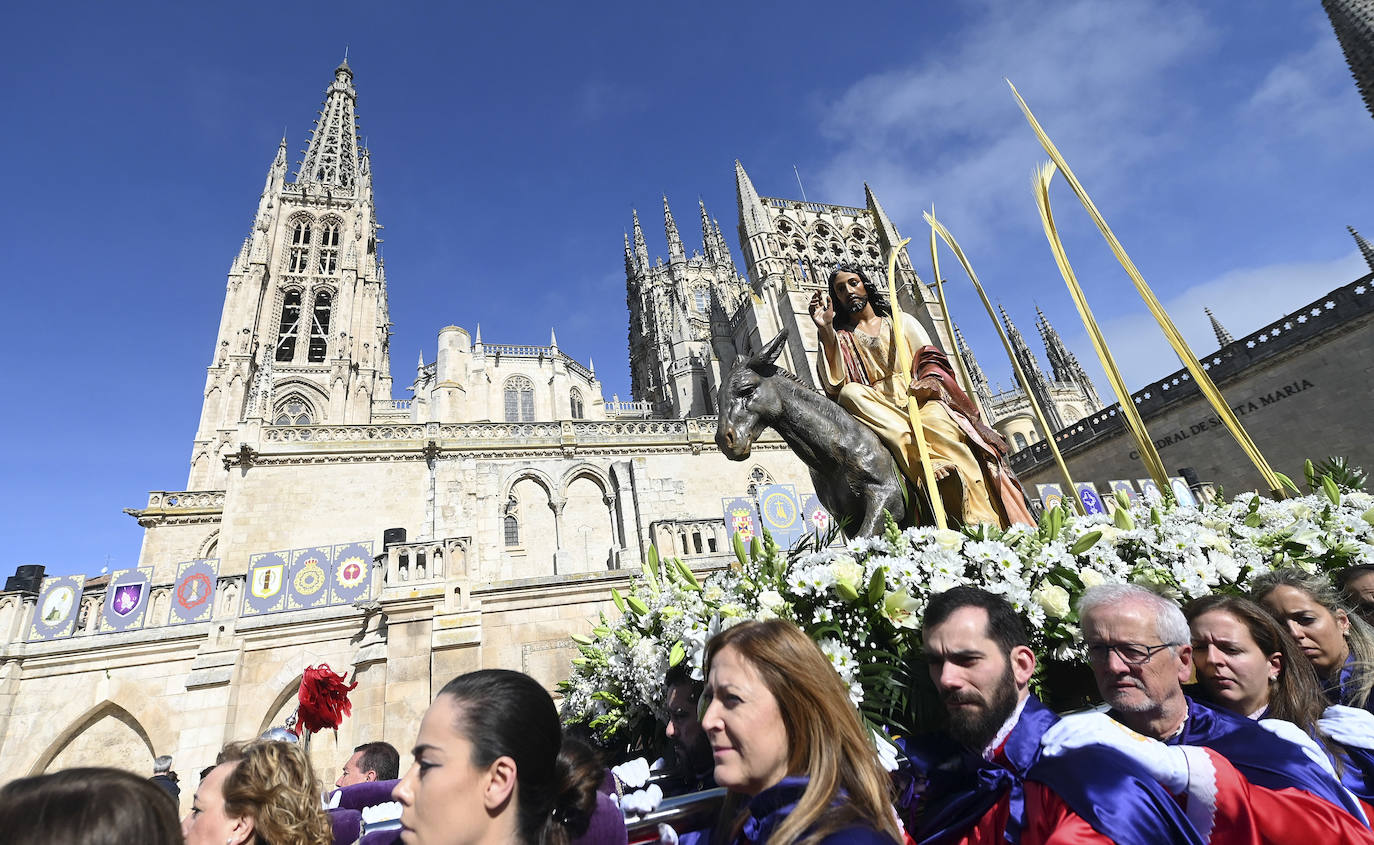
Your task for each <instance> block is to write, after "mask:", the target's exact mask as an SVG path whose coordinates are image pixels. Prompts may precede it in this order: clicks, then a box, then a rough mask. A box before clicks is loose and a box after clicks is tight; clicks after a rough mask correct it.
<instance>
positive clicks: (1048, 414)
mask: <svg viewBox="0 0 1374 845" xmlns="http://www.w3.org/2000/svg"><path fill="white" fill-rule="evenodd" d="M997 310H998V311H1000V312H1001V313H1002V323H1003V325H1005V326H1006V329H1007V340H1008V341H1009V342H1010V343H1011V350H1012V353H1013V354H1014V355H1016V361H1017V363H1019V364H1020V365H1021V371H1022V372H1024V373H1025V374H1026V380H1027V381H1029V382H1030V389H1031V391H1032V392H1033V393H1034V394H1035V399H1036V401H1037V402H1038V403H1039V404H1040V410H1041V411H1042V412H1043V413H1044V414H1045V420H1046V421H1047V422H1048V423H1049V424H1050V427H1051V428H1052V429H1054V431H1058V430H1059V429H1061V428H1063V427H1064V421H1063V419H1061V418H1060V416H1059V408H1058V406H1057V405H1055V403H1054V402H1053V401H1051V397H1050V385H1049V381H1048V380H1047V379H1046V378H1045V372H1044V370H1041V369H1040V362H1039V361H1037V360H1036V358H1035V353H1033V352H1031V350H1030V347H1029V346H1027V345H1026V339H1025V338H1024V337H1022V336H1021V330H1020V329H1018V328H1016V324H1015V323H1013V322H1012V321H1011V317H1009V316H1007V309H1005V308H1003V307H1002V306H1001V305H1000V304H999V305H998V306H997ZM1042 433H1043V434H1044V435H1045V436H1046V437H1048V436H1050V435H1051V434H1053V432H1042Z"/></svg>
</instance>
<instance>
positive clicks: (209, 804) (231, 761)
mask: <svg viewBox="0 0 1374 845" xmlns="http://www.w3.org/2000/svg"><path fill="white" fill-rule="evenodd" d="M320 795H321V793H320V782H319V780H318V779H317V778H316V777H315V772H314V771H313V770H312V769H311V768H310V761H309V760H308V759H306V756H305V752H304V750H303V749H301V747H300V746H299V745H296V744H295V743H291V742H282V741H279V740H254V741H252V742H246V743H234V744H231V745H227V746H225V747H224V750H223V751H222V752H220V763H219V765H217V766H215V768H214V769H213V770H211V771H210V773H209V774H208V775H206V776H205V777H204V778H203V779H202V780H201V782H200V786H199V787H198V788H197V789H196V797H195V800H194V802H193V803H192V804H191V813H190V815H188V816H187V817H186V818H185V819H184V820H183V821H182V823H181V830H182V833H184V834H185V836H186V843H187V845H330V843H331V842H332V841H333V833H332V832H331V830H330V827H329V817H328V816H327V815H325V812H324V808H323V806H322V804H321V801H320Z"/></svg>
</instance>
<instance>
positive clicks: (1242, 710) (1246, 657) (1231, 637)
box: [1183, 593, 1326, 733]
mask: <svg viewBox="0 0 1374 845" xmlns="http://www.w3.org/2000/svg"><path fill="white" fill-rule="evenodd" d="M1183 615H1184V616H1185V617H1187V619H1188V627H1189V628H1190V629H1191V630H1192V635H1193V637H1192V638H1193V664H1194V665H1195V666H1196V670H1197V679H1198V683H1199V684H1200V685H1201V688H1202V690H1203V692H1204V693H1205V697H1206V698H1207V699H1208V700H1209V701H1211V702H1212V703H1213V704H1216V705H1217V706H1218V707H1221V708H1222V709H1225V710H1230V711H1231V712H1232V713H1236V714H1237V715H1240V716H1248V717H1250V718H1252V719H1260V718H1265V719H1283V720H1285V721H1289V722H1292V723H1294V724H1296V725H1298V726H1299V727H1301V728H1302V729H1303V730H1305V731H1308V732H1309V733H1311V732H1313V731H1314V730H1315V729H1316V724H1317V720H1318V719H1320V718H1321V715H1322V711H1323V710H1325V709H1326V698H1325V697H1324V696H1323V695H1322V688H1321V684H1320V683H1319V682H1318V681H1317V673H1316V671H1315V670H1314V669H1313V668H1312V664H1311V662H1310V661H1308V660H1307V659H1306V658H1305V657H1303V655H1302V652H1301V650H1299V648H1298V644H1297V643H1296V642H1294V640H1293V638H1292V637H1290V636H1289V635H1288V633H1287V632H1286V631H1284V630H1283V628H1282V627H1281V626H1280V625H1279V623H1278V622H1276V621H1275V620H1274V618H1273V617H1272V616H1270V615H1269V614H1268V613H1267V612H1266V611H1265V610H1264V608H1262V607H1260V606H1259V605H1258V604H1255V603H1254V602H1252V601H1250V600H1249V599H1243V598H1239V597H1237V596H1226V595H1220V594H1215V593H1214V594H1212V595H1208V596H1202V597H1200V598H1196V599H1193V600H1192V601H1190V602H1188V604H1186V605H1184V607H1183Z"/></svg>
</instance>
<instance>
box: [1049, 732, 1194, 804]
mask: <svg viewBox="0 0 1374 845" xmlns="http://www.w3.org/2000/svg"><path fill="white" fill-rule="evenodd" d="M1040 744H1041V746H1043V747H1044V749H1045V753H1046V754H1048V755H1050V756H1051V757H1059V756H1062V755H1064V754H1066V753H1068V752H1070V751H1072V750H1073V749H1075V748H1082V747H1084V746H1086V745H1105V746H1106V747H1108V748H1111V749H1113V750H1115V751H1119V752H1121V753H1122V754H1125V755H1126V756H1127V757H1130V758H1131V759H1132V760H1134V761H1136V762H1137V763H1139V764H1140V765H1141V766H1143V767H1144V769H1145V771H1147V772H1149V774H1150V776H1151V777H1153V778H1154V779H1155V780H1157V781H1159V783H1160V785H1161V786H1163V787H1164V788H1165V789H1167V790H1169V792H1170V793H1172V794H1174V795H1180V794H1182V793H1183V792H1185V791H1186V790H1187V789H1188V755H1187V754H1186V753H1185V752H1184V750H1183V747H1182V746H1174V745H1165V744H1164V743H1162V742H1160V741H1159V740H1157V739H1151V738H1150V737H1148V736H1144V735H1142V734H1138V733H1136V732H1135V731H1133V730H1131V729H1130V728H1128V727H1126V726H1125V725H1123V724H1121V723H1120V722H1118V721H1116V720H1115V719H1113V718H1112V717H1110V716H1108V715H1107V714H1105V713H1075V714H1073V715H1071V716H1065V717H1064V718H1062V719H1060V720H1059V721H1058V722H1057V723H1056V724H1055V725H1054V726H1053V727H1051V728H1050V729H1049V730H1048V731H1045V736H1044V737H1043V738H1041V740H1040Z"/></svg>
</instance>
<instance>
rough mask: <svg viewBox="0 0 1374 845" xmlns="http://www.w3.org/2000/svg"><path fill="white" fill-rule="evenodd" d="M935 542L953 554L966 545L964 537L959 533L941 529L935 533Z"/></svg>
mask: <svg viewBox="0 0 1374 845" xmlns="http://www.w3.org/2000/svg"><path fill="white" fill-rule="evenodd" d="M935 542H936V543H939V544H940V547H941V548H944V549H949V550H950V551H951V552H954V551H958V550H959V547H960V546H962V545H963V544H964V535H963V534H960V533H959V532H958V531H951V530H950V529H948V528H941V529H940V530H938V531H936V532H935Z"/></svg>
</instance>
